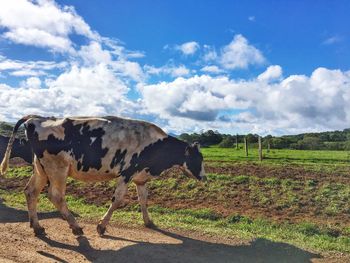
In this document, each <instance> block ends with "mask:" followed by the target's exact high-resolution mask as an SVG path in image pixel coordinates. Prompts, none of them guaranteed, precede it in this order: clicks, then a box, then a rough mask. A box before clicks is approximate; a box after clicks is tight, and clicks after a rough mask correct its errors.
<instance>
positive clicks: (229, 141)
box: [219, 137, 235, 148]
mask: <svg viewBox="0 0 350 263" xmlns="http://www.w3.org/2000/svg"><path fill="white" fill-rule="evenodd" d="M234 146H235V139H234V138H233V137H226V138H224V139H223V140H222V141H221V142H220V144H219V147H221V148H232V147H234Z"/></svg>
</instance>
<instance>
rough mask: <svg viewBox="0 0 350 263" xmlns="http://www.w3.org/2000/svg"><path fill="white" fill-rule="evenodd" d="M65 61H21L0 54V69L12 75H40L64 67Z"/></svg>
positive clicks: (65, 65)
mask: <svg viewBox="0 0 350 263" xmlns="http://www.w3.org/2000/svg"><path fill="white" fill-rule="evenodd" d="M67 64H68V63H67V62H64V61H62V62H54V61H41V60H39V61H21V60H12V59H8V58H6V57H4V56H1V55H0V71H2V73H5V72H7V73H8V74H10V75H13V76H41V75H46V74H47V73H48V72H49V71H52V70H55V69H59V70H60V69H64V68H66V67H67Z"/></svg>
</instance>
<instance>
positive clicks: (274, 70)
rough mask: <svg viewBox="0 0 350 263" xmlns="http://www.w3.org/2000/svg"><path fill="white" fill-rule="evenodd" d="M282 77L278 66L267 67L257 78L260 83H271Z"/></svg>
mask: <svg viewBox="0 0 350 263" xmlns="http://www.w3.org/2000/svg"><path fill="white" fill-rule="evenodd" d="M281 77H282V68H281V66H279V65H273V66H269V67H268V68H267V69H266V70H265V71H264V72H263V73H261V74H260V75H259V76H258V80H260V81H267V82H269V81H273V80H278V79H280V78H281Z"/></svg>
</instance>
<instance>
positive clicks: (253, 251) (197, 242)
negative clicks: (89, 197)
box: [0, 203, 350, 263]
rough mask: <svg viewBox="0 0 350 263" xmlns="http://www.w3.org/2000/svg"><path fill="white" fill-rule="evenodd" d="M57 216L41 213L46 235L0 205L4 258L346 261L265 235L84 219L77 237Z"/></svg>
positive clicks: (23, 213)
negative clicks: (244, 236) (100, 226)
mask: <svg viewBox="0 0 350 263" xmlns="http://www.w3.org/2000/svg"><path fill="white" fill-rule="evenodd" d="M55 216H57V214H54V213H42V214H40V218H42V220H41V223H42V225H43V226H44V227H45V228H46V232H47V235H46V236H44V237H35V236H34V235H33V233H32V229H30V228H29V224H28V223H27V222H26V221H27V215H26V211H21V210H16V209H12V208H8V207H6V206H4V205H3V204H2V203H0V240H1V242H0V261H1V262H35V263H37V262H63V263H64V262H123V263H125V262H130V263H132V262H146V263H148V262H155V263H157V262H159V263H160V262H204V263H205V262H210V263H211V262H219V263H220V262H346V261H348V260H350V258H349V257H348V256H345V255H342V254H336V255H335V254H333V255H319V254H315V253H312V252H310V251H305V250H303V249H300V248H298V247H295V246H292V245H289V244H285V243H277V242H271V241H269V240H266V239H256V240H251V241H247V240H237V239H220V238H213V237H209V236H201V235H198V234H195V233H183V232H175V231H171V230H160V229H158V230H157V229H155V230H150V229H146V228H132V229H131V228H126V227H125V226H123V227H120V226H118V225H112V226H110V227H109V228H108V230H107V231H108V232H107V234H106V235H105V236H104V237H100V236H98V234H97V233H96V230H95V227H96V226H95V225H92V224H90V223H87V222H80V224H81V226H83V228H84V232H85V235H84V236H80V237H75V236H74V235H73V234H71V231H70V229H69V227H68V225H67V223H66V222H65V221H63V220H61V219H58V218H55Z"/></svg>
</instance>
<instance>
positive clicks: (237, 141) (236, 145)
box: [236, 134, 238, 150]
mask: <svg viewBox="0 0 350 263" xmlns="http://www.w3.org/2000/svg"><path fill="white" fill-rule="evenodd" d="M236 150H238V134H236Z"/></svg>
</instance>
